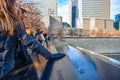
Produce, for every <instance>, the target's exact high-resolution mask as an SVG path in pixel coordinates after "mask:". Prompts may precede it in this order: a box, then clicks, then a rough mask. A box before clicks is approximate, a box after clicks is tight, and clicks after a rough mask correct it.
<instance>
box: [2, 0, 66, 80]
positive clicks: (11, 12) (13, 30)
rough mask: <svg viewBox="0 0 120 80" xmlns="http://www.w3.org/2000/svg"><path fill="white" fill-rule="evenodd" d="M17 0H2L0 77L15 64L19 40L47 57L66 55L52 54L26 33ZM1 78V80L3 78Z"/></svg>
mask: <svg viewBox="0 0 120 80" xmlns="http://www.w3.org/2000/svg"><path fill="white" fill-rule="evenodd" d="M15 3H16V0H0V78H1V79H2V77H3V76H4V75H5V74H7V73H9V72H10V71H11V70H12V69H13V68H14V66H15V61H14V53H15V49H16V45H17V41H18V40H20V42H21V43H22V44H24V45H25V46H26V47H29V48H30V49H32V50H34V51H36V52H37V53H39V54H40V55H42V56H44V57H45V58H46V59H53V58H58V57H63V56H65V55H64V54H61V53H58V54H52V53H50V52H49V51H48V50H47V49H46V48H44V47H43V46H42V45H41V44H40V43H39V42H37V41H36V40H35V39H33V38H32V37H31V36H29V35H27V34H26V31H25V29H24V24H23V22H22V20H21V19H20V18H19V17H18V15H17V13H16V10H15ZM1 79H0V80H1Z"/></svg>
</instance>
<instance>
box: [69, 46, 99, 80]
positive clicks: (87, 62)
mask: <svg viewBox="0 0 120 80" xmlns="http://www.w3.org/2000/svg"><path fill="white" fill-rule="evenodd" d="M68 47H69V51H68V53H67V55H68V57H69V59H70V61H71V63H72V65H73V66H74V68H75V69H76V71H77V72H78V74H79V78H80V80H100V77H99V75H98V73H97V69H96V65H95V63H94V62H93V61H92V59H91V58H90V56H87V55H85V54H83V53H82V52H81V51H78V50H77V49H75V48H74V47H72V46H68ZM93 76H94V77H93Z"/></svg>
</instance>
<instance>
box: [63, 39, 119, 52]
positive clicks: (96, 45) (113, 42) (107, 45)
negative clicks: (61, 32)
mask: <svg viewBox="0 0 120 80" xmlns="http://www.w3.org/2000/svg"><path fill="white" fill-rule="evenodd" d="M64 40H65V41H66V42H68V43H69V44H72V45H74V46H79V47H82V48H85V49H89V50H92V51H94V52H97V53H120V38H64Z"/></svg>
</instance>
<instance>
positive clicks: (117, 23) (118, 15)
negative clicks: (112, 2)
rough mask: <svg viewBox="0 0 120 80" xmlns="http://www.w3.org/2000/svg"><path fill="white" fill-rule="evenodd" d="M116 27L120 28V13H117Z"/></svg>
mask: <svg viewBox="0 0 120 80" xmlns="http://www.w3.org/2000/svg"><path fill="white" fill-rule="evenodd" d="M114 27H115V28H116V29H120V14H117V15H115V23H114Z"/></svg>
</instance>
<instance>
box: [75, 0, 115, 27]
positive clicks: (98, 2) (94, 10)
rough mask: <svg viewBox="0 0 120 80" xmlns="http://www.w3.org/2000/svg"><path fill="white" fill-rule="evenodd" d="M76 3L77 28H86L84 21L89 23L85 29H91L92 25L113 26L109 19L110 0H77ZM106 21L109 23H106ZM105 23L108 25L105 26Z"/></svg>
mask: <svg viewBox="0 0 120 80" xmlns="http://www.w3.org/2000/svg"><path fill="white" fill-rule="evenodd" d="M76 4H77V9H76V27H77V28H81V29H86V28H85V26H86V25H87V24H86V23H89V25H87V29H93V26H94V28H102V29H106V28H108V27H110V28H112V27H113V20H110V0H77V1H76ZM99 21H100V22H99ZM101 21H102V22H103V23H101ZM106 21H107V22H111V23H109V24H108V23H106ZM106 24H108V25H109V26H106ZM110 24H111V25H110ZM96 25H101V26H99V27H98V26H96Z"/></svg>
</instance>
